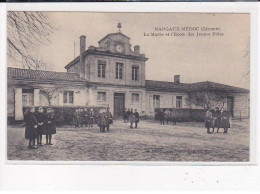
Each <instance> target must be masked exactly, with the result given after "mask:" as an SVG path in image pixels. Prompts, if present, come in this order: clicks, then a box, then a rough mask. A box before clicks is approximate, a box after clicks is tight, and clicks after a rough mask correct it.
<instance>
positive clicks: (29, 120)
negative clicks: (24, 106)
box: [24, 112, 37, 139]
mask: <svg viewBox="0 0 260 194" xmlns="http://www.w3.org/2000/svg"><path fill="white" fill-rule="evenodd" d="M24 121H25V124H26V125H25V138H26V139H34V138H36V137H37V131H36V128H35V127H37V121H36V117H35V114H34V113H31V112H28V113H27V114H26V115H25V116H24Z"/></svg>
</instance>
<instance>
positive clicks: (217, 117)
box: [214, 110, 221, 128]
mask: <svg viewBox="0 0 260 194" xmlns="http://www.w3.org/2000/svg"><path fill="white" fill-rule="evenodd" d="M214 119H215V123H214V127H216V128H221V112H220V111H219V110H217V111H215V113H214Z"/></svg>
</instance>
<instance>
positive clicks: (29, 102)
mask: <svg viewBox="0 0 260 194" xmlns="http://www.w3.org/2000/svg"><path fill="white" fill-rule="evenodd" d="M22 93H23V94H22V101H23V106H33V104H34V99H33V98H34V95H33V89H23V90H22Z"/></svg>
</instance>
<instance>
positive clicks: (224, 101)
mask: <svg viewBox="0 0 260 194" xmlns="http://www.w3.org/2000/svg"><path fill="white" fill-rule="evenodd" d="M6 54H7V67H6V68H7V71H6V72H7V102H6V103H7V129H6V131H7V132H6V134H7V137H6V138H7V160H8V161H35V162H37V161H87V162H88V161H130V162H137V161H143V162H148V161H152V162H244V163H248V162H250V153H251V151H252V150H251V147H250V125H249V124H250V14H249V13H163V12H153V13H152V12H150V13H148V12H147V13H145V12H143V13H142V12H121V13H116V12H115V13H113V12H58V11H53V12H47V11H8V12H7V53H6Z"/></svg>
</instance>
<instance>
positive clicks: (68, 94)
mask: <svg viewBox="0 0 260 194" xmlns="http://www.w3.org/2000/svg"><path fill="white" fill-rule="evenodd" d="M73 102H74V92H73V91H63V104H73Z"/></svg>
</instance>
